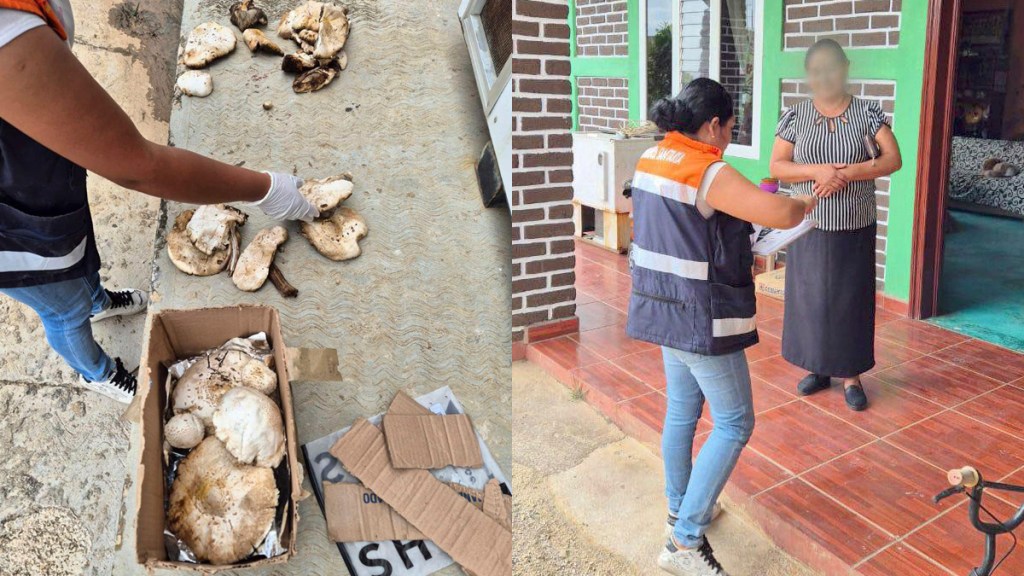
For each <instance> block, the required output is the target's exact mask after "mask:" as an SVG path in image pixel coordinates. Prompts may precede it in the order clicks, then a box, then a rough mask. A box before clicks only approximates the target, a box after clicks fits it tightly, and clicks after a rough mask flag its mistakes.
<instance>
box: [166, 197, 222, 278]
mask: <svg viewBox="0 0 1024 576" xmlns="http://www.w3.org/2000/svg"><path fill="white" fill-rule="evenodd" d="M193 212H194V211H193V210H185V211H183V212H182V213H181V214H178V217H177V218H175V219H174V225H173V226H172V227H171V231H170V232H168V233H167V255H168V256H169V257H170V259H171V262H172V263H173V264H174V266H175V267H177V268H178V270H181V271H182V272H184V273H186V274H192V275H193V276H212V275H214V274H218V273H220V272H221V271H222V270H224V268H226V267H227V265H228V260H230V256H231V255H230V253H229V251H228V250H217V251H215V252H214V253H213V254H205V253H203V252H202V251H200V250H199V249H198V248H196V247H195V245H194V244H192V241H191V240H189V239H188V233H187V231H186V228H187V227H188V223H189V221H190V220H192V215H193Z"/></svg>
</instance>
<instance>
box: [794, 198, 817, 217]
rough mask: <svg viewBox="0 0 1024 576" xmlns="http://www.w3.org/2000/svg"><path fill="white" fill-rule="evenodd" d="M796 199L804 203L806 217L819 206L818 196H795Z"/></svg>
mask: <svg viewBox="0 0 1024 576" xmlns="http://www.w3.org/2000/svg"><path fill="white" fill-rule="evenodd" d="M794 198H795V199H797V200H799V201H801V202H803V203H804V216H807V215H808V214H810V213H811V211H812V210H814V208H815V207H816V206H817V205H818V197H817V196H794Z"/></svg>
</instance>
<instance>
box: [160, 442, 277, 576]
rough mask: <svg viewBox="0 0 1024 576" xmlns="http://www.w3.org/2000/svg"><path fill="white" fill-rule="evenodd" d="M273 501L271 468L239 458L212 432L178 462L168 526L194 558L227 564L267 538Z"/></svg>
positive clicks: (168, 506)
mask: <svg viewBox="0 0 1024 576" xmlns="http://www.w3.org/2000/svg"><path fill="white" fill-rule="evenodd" d="M277 503H278V491H277V485H276V484H275V482H274V471H273V470H271V469H270V468H261V467H259V466H247V465H244V464H239V463H238V461H237V460H235V457H234V456H232V455H231V453H230V452H228V450H227V448H225V447H224V444H223V443H222V442H221V441H220V440H218V439H217V438H215V437H212V436H211V437H208V438H206V439H205V440H203V441H202V443H200V444H199V446H197V447H196V448H195V449H193V450H192V452H190V453H189V455H188V456H186V457H185V459H184V460H182V462H181V464H179V465H178V475H177V477H175V479H174V482H173V483H172V484H171V494H170V498H169V499H168V505H167V526H168V528H170V530H171V532H173V533H174V534H175V535H176V536H177V537H178V538H180V539H181V540H182V541H183V542H185V544H187V545H188V547H189V549H190V550H192V553H193V554H195V556H196V560H198V561H200V562H209V563H211V564H215V565H219V564H232V563H234V562H238V561H239V560H242V559H244V558H246V557H247V556H249V555H250V554H252V553H253V551H255V550H256V548H257V547H258V546H259V545H260V543H261V542H263V540H264V539H265V538H266V536H267V533H268V532H269V531H270V528H271V526H272V525H273V522H274V514H275V511H276V509H277Z"/></svg>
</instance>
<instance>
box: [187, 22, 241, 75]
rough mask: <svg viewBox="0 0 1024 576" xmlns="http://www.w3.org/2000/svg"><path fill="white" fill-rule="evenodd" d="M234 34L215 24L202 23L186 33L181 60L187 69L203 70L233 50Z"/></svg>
mask: <svg viewBox="0 0 1024 576" xmlns="http://www.w3.org/2000/svg"><path fill="white" fill-rule="evenodd" d="M236 42H237V39H236V38H235V33H234V32H232V31H231V29H230V28H228V27H227V26H224V25H222V24H217V23H216V22H203V23H202V24H200V25H199V26H196V27H195V28H194V29H193V30H192V31H191V32H189V33H188V40H186V41H185V55H184V57H183V60H184V62H185V66H188V67H189V68H203V67H204V66H206V65H207V64H209V63H210V62H213V61H214V60H216V59H217V58H220V57H221V56H226V55H228V54H230V53H231V52H232V51H234V49H235V43H236Z"/></svg>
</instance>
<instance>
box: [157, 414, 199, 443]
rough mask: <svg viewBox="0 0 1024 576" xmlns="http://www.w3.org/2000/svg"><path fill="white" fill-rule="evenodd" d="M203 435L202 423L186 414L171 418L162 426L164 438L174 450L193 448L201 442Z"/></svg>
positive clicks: (191, 415) (193, 415) (194, 416)
mask: <svg viewBox="0 0 1024 576" xmlns="http://www.w3.org/2000/svg"><path fill="white" fill-rule="evenodd" d="M204 433H205V430H204V429H203V421H202V420H200V419H199V418H197V417H196V415H195V414H190V413H188V412H185V413H183V414H177V415H175V416H172V417H171V419H170V420H168V421H167V423H166V424H164V438H165V439H167V443H168V444H170V445H171V446H174V447H175V448H182V449H186V450H187V449H189V448H195V447H196V446H197V445H198V444H199V443H200V442H202V441H203V436H204Z"/></svg>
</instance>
